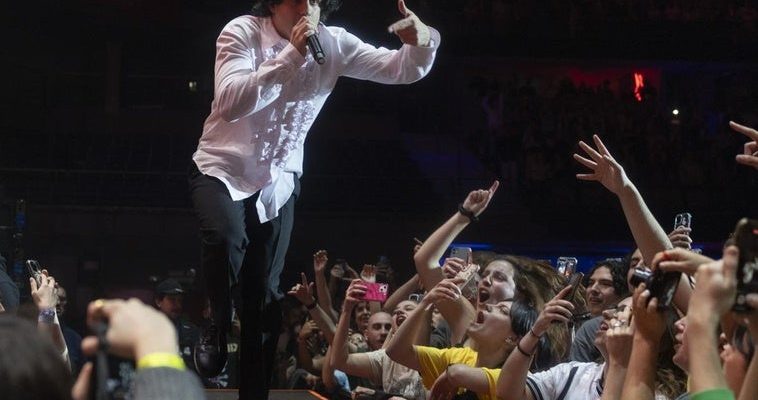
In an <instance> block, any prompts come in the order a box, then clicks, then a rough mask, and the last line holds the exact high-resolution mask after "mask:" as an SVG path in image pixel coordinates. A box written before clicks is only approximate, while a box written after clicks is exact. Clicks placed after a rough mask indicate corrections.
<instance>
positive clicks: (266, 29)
mask: <svg viewBox="0 0 758 400" xmlns="http://www.w3.org/2000/svg"><path fill="white" fill-rule="evenodd" d="M287 43H289V41H287V39H284V38H283V37H281V36H279V32H277V31H276V28H275V27H274V23H273V22H272V21H271V17H266V18H263V29H262V30H261V49H262V50H267V49H271V48H274V47H277V48H278V50H282V49H283V48H284V47H286V46H287Z"/></svg>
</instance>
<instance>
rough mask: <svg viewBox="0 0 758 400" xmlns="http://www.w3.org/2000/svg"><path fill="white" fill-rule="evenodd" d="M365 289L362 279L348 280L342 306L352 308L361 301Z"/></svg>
mask: <svg viewBox="0 0 758 400" xmlns="http://www.w3.org/2000/svg"><path fill="white" fill-rule="evenodd" d="M366 290H367V288H366V284H365V282H364V281H362V280H360V279H353V281H352V282H350V286H348V287H347V290H346V291H345V301H344V302H343V305H344V307H345V308H346V309H347V308H352V307H355V305H356V304H358V303H360V302H361V301H363V296H365V295H366Z"/></svg>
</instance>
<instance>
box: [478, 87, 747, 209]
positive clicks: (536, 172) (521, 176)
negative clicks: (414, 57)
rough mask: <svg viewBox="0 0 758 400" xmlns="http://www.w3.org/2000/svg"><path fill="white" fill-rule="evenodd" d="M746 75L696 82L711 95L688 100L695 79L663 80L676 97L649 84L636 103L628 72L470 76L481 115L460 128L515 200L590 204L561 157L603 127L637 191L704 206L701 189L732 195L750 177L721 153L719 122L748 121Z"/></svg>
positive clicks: (708, 202)
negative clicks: (581, 77) (613, 78)
mask: <svg viewBox="0 0 758 400" xmlns="http://www.w3.org/2000/svg"><path fill="white" fill-rule="evenodd" d="M674 75H676V74H674ZM746 76H747V75H745V74H736V75H735V76H734V77H731V78H728V79H722V80H716V79H703V80H708V81H709V84H710V85H713V87H712V88H711V90H712V94H713V97H714V99H713V100H712V101H708V102H705V101H704V100H702V99H700V98H698V96H697V91H698V90H700V89H698V88H697V87H696V85H694V82H696V81H697V78H698V77H699V75H697V76H690V77H679V78H678V80H680V81H681V82H679V83H678V85H677V84H675V83H668V85H672V87H667V88H666V89H667V91H668V92H675V93H677V94H676V96H679V97H678V98H674V97H675V95H674V94H671V93H664V92H666V90H664V89H661V88H657V87H655V86H654V85H652V84H651V83H650V82H648V83H647V84H646V86H645V87H643V88H642V89H641V91H640V100H638V99H636V98H635V95H634V93H633V91H632V87H633V86H632V84H631V77H629V79H628V80H625V79H620V80H619V82H609V81H607V80H606V81H605V82H603V83H602V84H599V85H597V86H591V85H587V84H583V83H576V82H573V81H572V80H571V79H570V78H569V77H560V78H556V77H547V78H546V77H542V78H540V77H530V76H529V75H523V74H515V73H514V74H513V75H512V76H509V77H507V78H506V79H499V78H495V77H485V76H479V77H476V78H474V79H472V81H471V83H470V87H471V90H472V91H473V92H475V93H476V95H477V98H478V101H479V104H480V109H481V115H482V116H483V119H482V120H481V123H480V124H479V125H480V126H481V128H480V129H477V130H473V129H472V130H471V131H470V132H469V136H468V144H469V148H471V149H472V151H473V153H474V154H476V155H477V157H478V158H479V159H480V160H481V161H482V163H483V164H484V165H485V166H487V168H488V169H489V170H490V171H492V172H493V173H494V174H495V175H496V176H499V177H501V179H504V180H505V181H506V182H507V183H508V184H509V186H511V187H513V186H515V187H516V188H518V190H519V192H520V194H521V196H520V198H521V199H522V202H523V203H524V204H528V205H531V206H532V207H534V208H535V209H544V208H545V206H546V205H545V203H544V201H545V199H555V198H560V199H562V200H561V201H562V202H563V203H564V204H572V205H578V206H583V207H591V206H594V204H593V203H594V201H595V199H594V197H582V196H581V195H580V194H579V191H577V190H576V187H575V186H574V185H573V176H572V171H573V170H574V168H573V166H572V165H571V164H570V161H571V160H568V159H566V157H562V155H563V154H565V153H566V152H571V151H574V148H575V146H576V143H575V140H576V139H575V138H577V137H582V136H583V135H585V134H586V133H587V132H604V133H605V134H604V140H605V141H606V142H607V143H609V144H610V145H611V146H613V147H614V148H615V149H616V153H617V154H618V155H619V156H620V157H621V158H623V159H624V160H625V161H626V162H625V167H626V169H627V170H628V171H630V172H631V174H632V175H633V176H636V177H639V179H640V180H641V183H642V184H643V185H644V187H645V188H649V189H651V190H654V191H655V194H659V193H660V194H662V198H663V199H666V201H669V202H672V201H674V202H681V203H683V204H689V205H690V206H695V205H697V206H699V207H702V208H703V209H713V208H715V207H718V202H719V200H718V199H717V198H716V197H714V196H708V195H707V193H708V192H711V191H713V190H716V189H717V190H718V191H719V192H721V193H724V194H725V196H728V197H734V198H741V196H740V195H739V193H740V192H741V191H742V189H743V186H744V185H752V183H751V182H753V177H752V176H750V175H749V174H745V173H744V171H740V170H739V169H737V168H735V166H734V163H733V160H731V159H730V158H729V157H725V156H724V154H728V153H727V149H728V148H732V147H734V146H736V145H739V143H738V142H736V141H735V138H734V136H733V135H732V134H731V133H730V130H729V128H728V126H727V121H728V120H729V119H730V118H731V119H737V118H751V117H752V115H753V114H752V113H753V111H752V109H754V107H755V106H758V104H756V101H755V99H754V98H752V96H749V95H747V94H746V93H744V90H745V89H744V88H745V87H750V88H753V87H755V82H754V81H753V80H752V79H750V78H748V79H742V78H743V77H746ZM671 80H672V81H673V80H675V79H671ZM627 83H628V85H626V84H627ZM625 88H626V89H625ZM664 96H666V97H664ZM704 102H705V103H708V104H704ZM666 103H668V104H669V105H667V104H666ZM674 109H676V110H677V111H676V114H673V112H674V111H673V110H674ZM704 159H707V160H709V163H708V164H707V165H705V164H703V163H702V162H701V160H704ZM724 175H729V176H732V177H733V179H734V180H733V181H732V183H735V184H734V185H727V184H726V182H724V181H723V180H721V179H720V178H719V177H720V176H724Z"/></svg>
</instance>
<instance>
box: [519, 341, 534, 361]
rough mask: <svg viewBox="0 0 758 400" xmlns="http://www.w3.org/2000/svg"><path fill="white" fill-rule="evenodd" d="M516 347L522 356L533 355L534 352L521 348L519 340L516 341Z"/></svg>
mask: <svg viewBox="0 0 758 400" xmlns="http://www.w3.org/2000/svg"><path fill="white" fill-rule="evenodd" d="M516 349H517V350H518V352H519V353H521V354H523V355H524V357H526V358H532V356H533V355H534V354H529V353H527V352H526V351H524V349H522V348H521V341H519V342H518V343H516Z"/></svg>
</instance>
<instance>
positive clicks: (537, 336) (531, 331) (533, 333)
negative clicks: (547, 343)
mask: <svg viewBox="0 0 758 400" xmlns="http://www.w3.org/2000/svg"><path fill="white" fill-rule="evenodd" d="M529 333H530V334H531V335H532V336H534V337H536V338H537V339H541V338H542V335H538V334H536V333H535V332H534V327H531V328H529Z"/></svg>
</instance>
